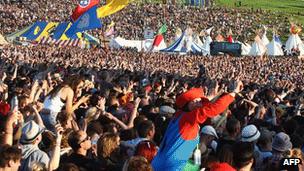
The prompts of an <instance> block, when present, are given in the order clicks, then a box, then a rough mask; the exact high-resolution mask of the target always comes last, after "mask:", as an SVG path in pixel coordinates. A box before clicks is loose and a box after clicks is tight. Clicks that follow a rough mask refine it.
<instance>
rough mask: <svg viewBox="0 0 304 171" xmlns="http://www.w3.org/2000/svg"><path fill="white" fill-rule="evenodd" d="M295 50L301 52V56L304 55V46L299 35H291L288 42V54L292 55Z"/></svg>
mask: <svg viewBox="0 0 304 171" xmlns="http://www.w3.org/2000/svg"><path fill="white" fill-rule="evenodd" d="M294 49H298V50H299V51H300V55H304V44H303V42H302V41H301V39H300V37H299V35H298V34H291V35H290V36H289V38H288V40H287V42H286V52H287V54H289V55H290V54H292V51H293V50H294Z"/></svg>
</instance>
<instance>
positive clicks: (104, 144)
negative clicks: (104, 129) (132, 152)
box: [97, 133, 118, 158]
mask: <svg viewBox="0 0 304 171" xmlns="http://www.w3.org/2000/svg"><path fill="white" fill-rule="evenodd" d="M117 138H118V135H117V134H114V133H105V134H104V135H103V136H102V137H101V138H99V140H98V143H97V155H98V156H99V157H101V156H102V157H104V158H106V157H109V156H110V155H111V153H112V152H113V151H114V150H115V149H116V148H117V147H118V143H117Z"/></svg>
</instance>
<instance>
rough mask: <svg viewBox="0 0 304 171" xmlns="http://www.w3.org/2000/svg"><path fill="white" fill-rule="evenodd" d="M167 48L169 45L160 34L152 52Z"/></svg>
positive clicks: (155, 40) (156, 38)
mask: <svg viewBox="0 0 304 171" xmlns="http://www.w3.org/2000/svg"><path fill="white" fill-rule="evenodd" d="M165 48H167V45H166V43H165V40H164V36H163V35H162V34H158V35H157V36H156V37H155V39H154V42H153V45H152V51H159V50H162V49H165Z"/></svg>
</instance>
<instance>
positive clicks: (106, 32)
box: [104, 21, 115, 37]
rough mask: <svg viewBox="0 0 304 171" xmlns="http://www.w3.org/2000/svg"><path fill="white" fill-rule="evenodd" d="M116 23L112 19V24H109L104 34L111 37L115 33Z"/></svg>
mask: <svg viewBox="0 0 304 171" xmlns="http://www.w3.org/2000/svg"><path fill="white" fill-rule="evenodd" d="M114 25H115V23H114V22H113V21H112V22H111V24H110V25H109V26H108V29H107V30H106V31H105V34H104V36H106V37H109V36H111V35H113V34H114Z"/></svg>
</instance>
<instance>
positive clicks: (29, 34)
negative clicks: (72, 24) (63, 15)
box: [20, 21, 48, 40]
mask: <svg viewBox="0 0 304 171" xmlns="http://www.w3.org/2000/svg"><path fill="white" fill-rule="evenodd" d="M47 25H48V23H47V22H45V21H37V22H36V23H35V24H33V25H32V26H31V28H29V29H28V30H27V31H26V32H25V33H23V34H22V35H20V37H26V38H27V39H28V40H35V39H37V38H38V37H39V36H40V34H41V33H42V32H43V30H44V29H45V27H46V26H47Z"/></svg>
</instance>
